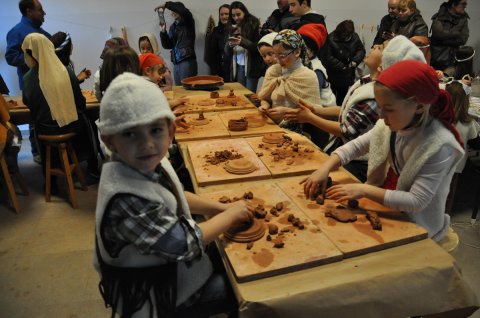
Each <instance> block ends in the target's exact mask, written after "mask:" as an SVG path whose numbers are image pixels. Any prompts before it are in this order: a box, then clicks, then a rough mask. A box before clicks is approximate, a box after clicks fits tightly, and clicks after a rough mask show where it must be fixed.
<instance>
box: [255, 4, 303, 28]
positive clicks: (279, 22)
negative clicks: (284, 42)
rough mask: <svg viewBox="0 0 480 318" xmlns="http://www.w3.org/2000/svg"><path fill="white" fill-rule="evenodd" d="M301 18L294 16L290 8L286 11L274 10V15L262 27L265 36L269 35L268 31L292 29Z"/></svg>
mask: <svg viewBox="0 0 480 318" xmlns="http://www.w3.org/2000/svg"><path fill="white" fill-rule="evenodd" d="M298 20H299V18H297V17H295V16H293V15H292V14H291V13H290V12H289V11H288V8H287V9H286V10H284V11H280V9H275V10H273V12H272V14H271V15H270V16H269V17H268V18H267V21H265V23H264V24H263V25H262V33H263V35H265V34H268V33H270V32H267V31H268V30H273V31H275V32H279V31H282V30H285V29H291V28H292V27H293V26H294V25H295V24H296V23H298Z"/></svg>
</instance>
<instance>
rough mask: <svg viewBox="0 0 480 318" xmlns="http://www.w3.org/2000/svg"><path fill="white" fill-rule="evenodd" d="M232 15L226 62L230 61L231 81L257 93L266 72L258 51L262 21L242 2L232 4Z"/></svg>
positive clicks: (226, 47) (226, 46)
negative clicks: (259, 81)
mask: <svg viewBox="0 0 480 318" xmlns="http://www.w3.org/2000/svg"><path fill="white" fill-rule="evenodd" d="M230 13H231V15H232V19H233V22H230V25H229V33H228V36H227V43H226V45H225V61H230V69H231V76H230V81H235V82H239V83H241V84H242V85H243V86H245V87H247V88H248V89H249V90H251V91H252V92H255V91H256V89H257V83H258V78H259V77H261V76H262V75H263V70H264V65H263V62H262V58H261V56H260V54H259V53H258V50H257V43H258V40H259V39H260V33H259V27H260V21H259V20H258V18H256V17H255V16H253V15H252V14H250V12H248V9H247V7H245V5H244V4H243V3H242V2H240V1H234V2H232V3H231V5H230Z"/></svg>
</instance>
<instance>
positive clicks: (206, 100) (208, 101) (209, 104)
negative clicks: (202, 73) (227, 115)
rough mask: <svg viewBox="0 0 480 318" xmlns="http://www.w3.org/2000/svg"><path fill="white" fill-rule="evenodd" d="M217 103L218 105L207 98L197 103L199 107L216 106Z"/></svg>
mask: <svg viewBox="0 0 480 318" xmlns="http://www.w3.org/2000/svg"><path fill="white" fill-rule="evenodd" d="M215 103H216V102H215V100H214V99H211V98H205V99H202V100H199V101H198V102H197V105H198V106H214V105H215Z"/></svg>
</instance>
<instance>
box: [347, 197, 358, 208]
mask: <svg viewBox="0 0 480 318" xmlns="http://www.w3.org/2000/svg"><path fill="white" fill-rule="evenodd" d="M348 207H349V208H350V209H358V200H355V199H351V200H348Z"/></svg>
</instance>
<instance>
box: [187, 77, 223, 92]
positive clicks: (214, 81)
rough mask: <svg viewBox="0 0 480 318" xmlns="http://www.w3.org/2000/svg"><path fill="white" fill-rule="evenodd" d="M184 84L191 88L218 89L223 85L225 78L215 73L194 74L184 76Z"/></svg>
mask: <svg viewBox="0 0 480 318" xmlns="http://www.w3.org/2000/svg"><path fill="white" fill-rule="evenodd" d="M182 85H183V87H185V89H190V90H217V89H218V87H219V86H222V85H223V78H222V77H220V76H214V75H199V76H192V77H187V78H184V79H183V80H182Z"/></svg>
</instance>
